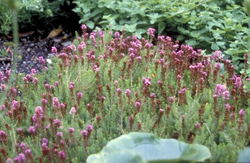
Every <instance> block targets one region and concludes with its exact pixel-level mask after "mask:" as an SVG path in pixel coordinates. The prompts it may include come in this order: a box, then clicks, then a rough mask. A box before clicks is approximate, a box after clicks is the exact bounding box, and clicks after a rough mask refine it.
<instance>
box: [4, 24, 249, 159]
mask: <svg viewBox="0 0 250 163" xmlns="http://www.w3.org/2000/svg"><path fill="white" fill-rule="evenodd" d="M82 30H83V35H81V36H80V37H77V39H76V40H74V42H73V45H70V46H68V47H65V48H64V49H63V51H61V52H58V51H57V49H56V48H55V47H53V48H52V51H53V53H54V54H55V57H54V58H53V59H52V62H53V65H47V66H48V67H46V64H45V63H46V62H45V59H44V58H42V57H40V61H41V64H42V66H43V68H44V70H43V71H42V72H36V70H34V69H32V70H31V74H21V75H18V76H17V80H16V85H17V86H18V87H14V86H12V87H10V89H9V90H7V93H5V94H4V95H6V98H4V103H1V106H0V126H4V128H1V130H0V139H1V142H0V143H1V147H0V159H1V160H0V162H5V161H6V160H11V159H12V160H13V159H14V160H15V161H16V162H18V161H20V160H22V161H23V160H26V161H31V162H32V160H40V162H48V161H49V162H60V163H61V162H73V163H75V162H85V161H86V159H87V157H88V156H89V155H91V154H94V153H97V152H99V151H101V149H102V148H103V147H104V146H105V145H106V144H107V142H108V141H110V140H112V139H114V138H117V137H119V136H121V135H123V134H128V133H130V132H143V133H153V134H154V135H156V136H157V137H160V138H162V139H166V138H174V139H178V140H179V141H183V142H185V143H189V144H192V143H194V144H201V145H204V146H207V147H208V149H209V150H210V152H211V155H212V157H211V158H210V160H209V161H211V162H218V161H220V162H228V161H233V162H234V161H236V160H237V152H238V150H239V149H243V148H245V147H246V146H247V145H248V144H249V141H250V124H249V121H250V109H249V103H250V100H249V99H250V92H249V90H246V89H244V87H245V85H246V84H247V83H249V82H250V81H249V79H247V80H245V77H244V76H242V77H239V76H236V75H235V73H234V66H233V65H232V64H231V61H230V60H228V59H227V60H224V59H223V57H222V53H221V52H220V51H216V52H215V53H214V54H213V55H211V56H204V55H203V54H202V50H197V51H196V50H194V49H193V47H191V46H189V45H181V46H180V45H179V42H178V41H176V42H173V41H172V39H171V38H170V37H168V36H159V37H157V38H155V39H156V40H157V42H156V44H155V45H153V44H152V41H153V40H154V37H155V33H154V32H155V29H153V28H149V29H148V30H147V33H148V36H147V39H146V38H142V39H138V38H137V37H136V36H132V37H130V36H129V37H125V31H123V32H122V33H119V32H114V33H113V31H110V30H108V31H101V30H100V31H98V30H97V31H94V32H92V33H90V34H89V33H86V30H87V27H86V26H85V25H82ZM222 63H224V69H225V71H224V72H225V73H223V74H220V70H221V68H222V67H221V65H222ZM0 81H1V85H0V90H1V92H0V93H1V95H2V92H3V91H6V90H5V88H6V85H7V84H11V83H9V71H6V72H5V73H3V72H0ZM228 149H230V150H228ZM124 154H125V155H129V153H124Z"/></svg>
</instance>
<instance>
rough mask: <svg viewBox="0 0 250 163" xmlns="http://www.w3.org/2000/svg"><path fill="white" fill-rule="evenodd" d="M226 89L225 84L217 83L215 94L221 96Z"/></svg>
mask: <svg viewBox="0 0 250 163" xmlns="http://www.w3.org/2000/svg"><path fill="white" fill-rule="evenodd" d="M224 91H225V86H224V85H222V84H217V85H216V87H215V94H216V95H218V96H220V95H222V94H223V92H224Z"/></svg>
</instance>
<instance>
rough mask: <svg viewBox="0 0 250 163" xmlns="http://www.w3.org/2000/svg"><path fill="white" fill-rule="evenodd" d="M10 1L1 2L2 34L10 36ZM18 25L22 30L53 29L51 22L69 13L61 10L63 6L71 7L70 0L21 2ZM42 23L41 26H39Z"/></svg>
mask: <svg viewBox="0 0 250 163" xmlns="http://www.w3.org/2000/svg"><path fill="white" fill-rule="evenodd" d="M7 1H8V0H1V1H0V24H1V27H0V33H2V34H9V33H10V32H11V31H12V19H13V15H12V11H11V9H10V8H8V5H7V4H6V3H7ZM20 2H21V3H20V8H19V12H18V24H19V28H20V29H22V30H31V27H39V26H41V24H42V27H43V28H44V27H46V28H51V27H52V24H51V22H52V21H53V20H54V19H56V18H57V17H58V16H66V15H67V13H66V12H64V11H62V10H61V9H60V7H61V6H63V5H70V1H69V0H20ZM39 23H40V24H39Z"/></svg>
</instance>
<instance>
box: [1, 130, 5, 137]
mask: <svg viewBox="0 0 250 163" xmlns="http://www.w3.org/2000/svg"><path fill="white" fill-rule="evenodd" d="M0 137H1V138H3V137H7V134H6V133H5V131H3V130H0Z"/></svg>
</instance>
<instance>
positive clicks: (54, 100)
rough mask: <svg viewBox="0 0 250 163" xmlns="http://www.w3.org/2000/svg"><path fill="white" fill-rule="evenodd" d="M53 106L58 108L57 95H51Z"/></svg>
mask: <svg viewBox="0 0 250 163" xmlns="http://www.w3.org/2000/svg"><path fill="white" fill-rule="evenodd" d="M53 107H56V108H59V107H60V103H59V100H58V98H57V97H53Z"/></svg>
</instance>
